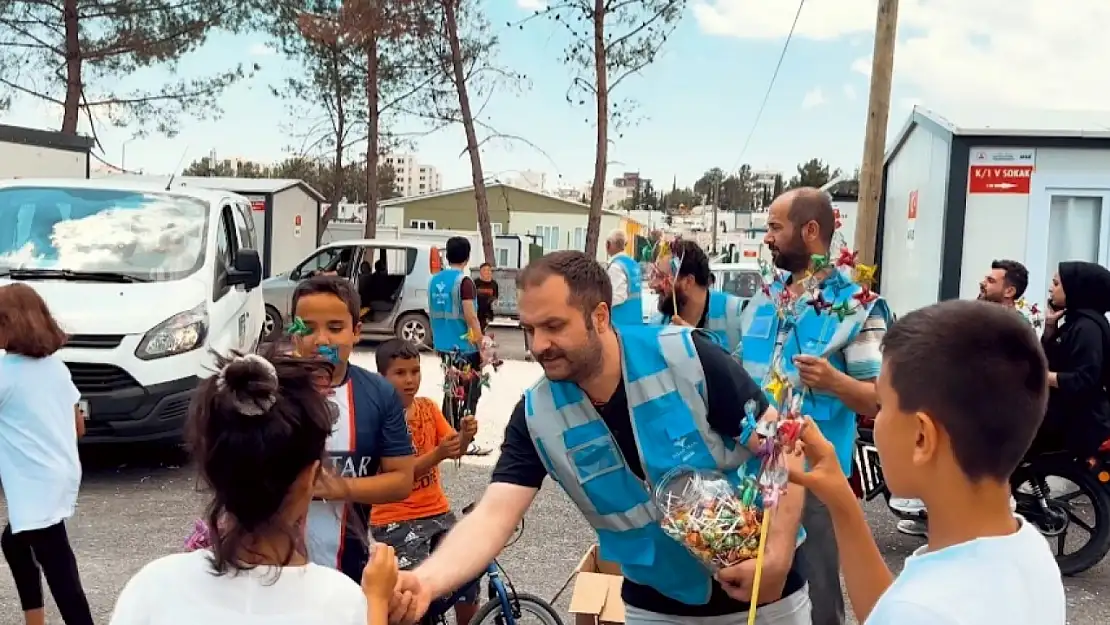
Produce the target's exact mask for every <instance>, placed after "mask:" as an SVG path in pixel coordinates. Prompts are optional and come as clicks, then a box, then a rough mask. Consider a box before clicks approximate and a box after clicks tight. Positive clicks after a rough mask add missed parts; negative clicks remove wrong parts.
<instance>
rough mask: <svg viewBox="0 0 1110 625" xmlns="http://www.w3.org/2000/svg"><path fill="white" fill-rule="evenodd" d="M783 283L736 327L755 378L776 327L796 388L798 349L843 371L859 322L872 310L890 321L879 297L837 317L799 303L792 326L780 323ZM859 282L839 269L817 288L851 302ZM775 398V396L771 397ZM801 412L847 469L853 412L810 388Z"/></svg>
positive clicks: (766, 363)
mask: <svg viewBox="0 0 1110 625" xmlns="http://www.w3.org/2000/svg"><path fill="white" fill-rule="evenodd" d="M782 289H783V286H782V285H781V284H780V283H776V284H775V286H774V287H772V290H771V294H770V295H767V294H765V293H759V294H757V295H756V296H755V298H753V299H752V301H751V303H750V304H749V305H748V308H747V310H745V311H744V315H743V318H742V323H741V328H742V331H743V339H742V344H741V347H740V349H739V350H737V352H736V353H737V355H739V356H740V357H741V359H742V362H743V363H744V369H746V370H747V372H748V375H750V376H751V377H752V378H753V379H754V380H756V381H766V380H767V379H768V373H769V372H770V369H771V362H772V360H773V359H774V357H775V349H776V342H777V338H778V334H779V331H780V330H784V331H786V332H787V335H786V338H785V340H784V342H783V345H782V356H781V363H782V364H781V370H782V372H783V373H784V374H785V375H786V376H787V377H788V378H789V379H790V381H791V382H792V383H793V384H794V385H795V387H796V388H801V385H802V384H801V380H800V379H799V377H798V369H797V367H795V366H794V357H795V356H797V355H799V354H806V355H811V356H821V357H823V358H826V359H828V361H829V363H830V364H832V366H833V367H835V368H836V369H837V370H838V371H842V372H843V371H845V370H846V368H847V363H846V361H845V359H844V348H845V347H846V346H848V344H850V343H851V342H852V341H853V340H855V338H856V336H858V335H859V332H860V329H861V328H862V327H863V323H864V321H866V320H867V318H868V317H869V316H871V314H872V313H873V312H874V313H876V314H879V315H882V317H883V319H884V320H885V321H886V322H887V324H888V325H889V324H890V309H889V308H888V307H887V304H886V301H885V300H883V299H882V298H879V299H876V300H874V301H873V302H871V303H870V304H867V305H865V306H859V305H858V304H857V305H856V309H855V311H854V312H853V313H852V314H851V315H847V316H845V317H844V320H843V321H841V320H840V319H839V318H838V317H837V315H836V314H835V313H833V312H830V311H828V310H825V311H822V312H820V313H818V312H816V311H815V310H814V308H813V306H811V305H809V304H808V303H802V302H799V303H798V306H799V309H800V310H802V312H801V315H800V316H799V317H798V318H797V325H796V327H794V328H792V329H791V328H784V327H783V326H782V324H783V323H786V322H784V321H783V320H782V319H781V318H780V317H779V314H778V311H777V309H776V308H775V304H774V299H773V298H776V297H778V294H779V293H780V292H781V291H782ZM860 291H861V287H860V286H859V285H858V284H856V283H855V282H852V281H851V279H849V278H848V277H847V276H846V275H844V274H843V273H841V272H840V271H837V272H834V273H833V275H832V276H830V277H829V278H828V279H827V280H825V282H824V284H822V285H821V293H822V295H823V296H824V298H825V300H826V301H827V302H829V303H830V304H831V305H833V306H835V305H837V304H842V303H844V302H850V301H852V298H853V296H854V295H855V294H856V293H859V292H860ZM769 399H771V401H772V403H774V398H770V397H769ZM802 413H803V414H806V415H809V416H811V417H813V420H814V421H816V422H817V425H818V427H820V428H821V433H822V434H824V435H825V438H827V439H829V442H831V443H832V444H833V447H835V448H836V455H837V458H838V459H839V460H840V466H841V468H842V469H843V470H844V473H845V475H851V473H852V451H853V446H854V444H855V440H856V413H855V411H853V410H852V409H851V408H849V407H848V406H846V405H844V402H842V401H840V399H839V398H837V397H836V396H835V395H832V394H830V393H828V392H825V391H818V390H813V391H810V392H808V393H807V394H806V396H805V400H804V403H803V404H802Z"/></svg>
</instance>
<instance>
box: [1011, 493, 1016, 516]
mask: <svg viewBox="0 0 1110 625" xmlns="http://www.w3.org/2000/svg"><path fill="white" fill-rule="evenodd" d="M1010 512H1017V499H1014V496H1013V495H1010Z"/></svg>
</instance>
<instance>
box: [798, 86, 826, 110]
mask: <svg viewBox="0 0 1110 625" xmlns="http://www.w3.org/2000/svg"><path fill="white" fill-rule="evenodd" d="M824 103H825V92H824V91H821V88H820V87H814V88H813V89H810V90H809V91H807V92H806V95H805V97H803V98H802V108H804V109H811V108H816V107H818V106H821V105H822V104H824Z"/></svg>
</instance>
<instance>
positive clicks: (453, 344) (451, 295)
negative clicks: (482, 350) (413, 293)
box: [428, 268, 478, 354]
mask: <svg viewBox="0 0 1110 625" xmlns="http://www.w3.org/2000/svg"><path fill="white" fill-rule="evenodd" d="M466 277H467V276H466V274H465V273H463V272H462V271H460V270H458V269H454V268H448V269H443V270H441V271H440V272H439V273H437V274H436V275H434V276H432V279H431V280H430V281H429V282H428V312H429V313H430V314H431V322H432V345H433V347H435V350H436V351H437V352H451V351H455V350H458V351H459V352H461V353H464V354H470V353H473V352H476V351H478V346H477V345H475V344H473V343H471V342H470V341H469V340H467V339H466V335H467V333H468V332H469V331H470V329H469V328H468V327H467V325H466V317H464V316H463V300H462V297H461V295H462V283H463V279H464V278H466ZM473 305H474V302H473V301H471V306H473Z"/></svg>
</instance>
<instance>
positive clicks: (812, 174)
mask: <svg viewBox="0 0 1110 625" xmlns="http://www.w3.org/2000/svg"><path fill="white" fill-rule="evenodd" d="M839 175H840V170H839V169H836V170H832V171H830V168H829V165H828V163H826V162H824V161H822V160H821V159H819V158H811V159H809V160H808V161H806V162H804V163H799V164H798V173H797V174H795V175H793V176H791V177H790V182H788V183H787V185H786V188H787V189H798V188H801V187H816V188H820V187H823V186H824V185H825V184H826V183H827V182H828V181H829V180H832V179H833V177H834V176H839Z"/></svg>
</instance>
